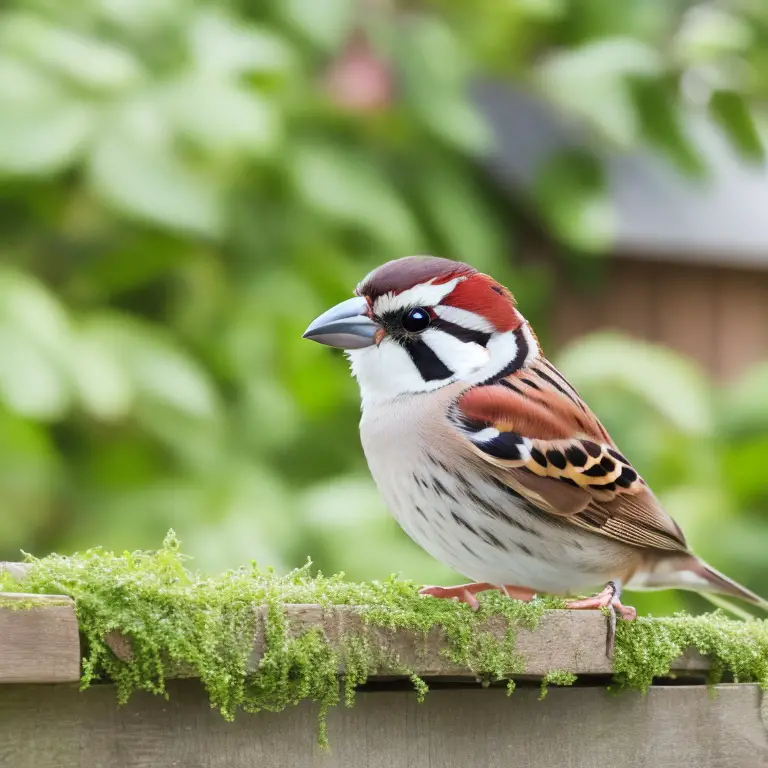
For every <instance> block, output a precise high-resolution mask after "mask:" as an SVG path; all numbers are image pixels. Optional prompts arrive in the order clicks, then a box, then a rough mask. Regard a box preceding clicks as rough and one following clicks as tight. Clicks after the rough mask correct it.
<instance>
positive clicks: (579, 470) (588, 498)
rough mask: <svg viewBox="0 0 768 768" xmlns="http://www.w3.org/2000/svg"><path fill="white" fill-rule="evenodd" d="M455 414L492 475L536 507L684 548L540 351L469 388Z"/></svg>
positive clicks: (646, 541) (659, 545)
mask: <svg viewBox="0 0 768 768" xmlns="http://www.w3.org/2000/svg"><path fill="white" fill-rule="evenodd" d="M453 418H454V421H455V423H456V425H457V428H458V429H459V430H460V431H461V432H462V433H463V435H464V436H465V437H466V438H467V440H468V442H469V444H470V446H471V448H472V450H473V451H474V453H475V454H477V455H478V456H480V457H481V458H482V459H483V460H484V461H486V462H488V463H489V464H490V465H492V466H493V467H494V470H495V471H494V474H496V475H497V476H498V477H500V479H502V480H503V481H504V482H505V483H507V484H508V485H509V486H510V487H511V488H513V489H514V490H515V491H517V492H518V493H520V494H522V495H523V496H524V497H526V498H527V499H529V500H530V501H531V502H533V503H534V504H535V505H536V506H537V507H539V508H540V509H542V510H544V511H546V512H549V513H551V514H553V515H557V516H559V517H561V518H562V519H564V520H567V521H568V522H570V523H572V524H573V525H574V526H578V527H581V528H586V529H588V530H590V531H593V532H594V533H598V534H601V535H603V536H607V537H609V538H612V539H616V540H618V541H621V542H624V543H626V544H631V545H634V546H637V547H650V548H653V549H662V550H672V551H687V545H686V542H685V538H684V536H683V534H682V532H681V530H680V528H679V527H678V526H677V524H676V523H675V522H674V520H672V518H671V517H669V515H667V514H666V512H664V510H663V509H662V508H661V506H660V504H659V503H658V501H657V500H656V498H655V496H654V495H653V493H652V492H651V491H650V490H649V489H648V487H647V485H646V484H645V481H644V480H643V479H642V478H641V477H640V475H639V474H638V472H637V471H636V470H635V469H634V468H633V467H632V465H631V464H630V463H629V461H627V459H626V458H624V456H623V455H622V454H621V453H619V451H618V450H617V448H616V446H615V444H614V442H613V440H612V439H611V437H610V435H609V434H608V433H607V432H606V430H605V428H604V427H603V426H602V424H600V422H599V421H598V419H597V417H596V416H595V415H594V414H593V413H592V411H590V409H589V408H588V407H587V405H586V404H585V403H584V401H583V400H582V399H581V397H579V395H578V393H577V392H576V390H575V389H574V388H573V387H572V386H571V385H570V384H569V383H568V382H567V380H566V379H565V378H564V377H563V376H562V374H560V373H559V372H558V371H557V369H556V368H555V367H554V366H553V365H551V364H550V363H549V362H548V361H547V360H545V359H544V358H539V359H537V360H535V361H534V362H533V363H531V364H530V365H528V366H526V367H525V368H523V369H520V370H519V371H517V372H515V373H513V374H511V375H510V376H507V377H505V378H503V379H500V380H498V381H495V382H493V383H491V384H485V385H480V386H477V387H473V388H472V389H470V390H468V391H467V392H465V393H464V394H463V395H462V396H461V397H460V398H459V399H458V401H457V402H456V405H455V411H454V413H453Z"/></svg>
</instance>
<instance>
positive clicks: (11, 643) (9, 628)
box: [0, 593, 80, 683]
mask: <svg viewBox="0 0 768 768" xmlns="http://www.w3.org/2000/svg"><path fill="white" fill-rule="evenodd" d="M14 604H18V605H14ZM79 679H80V635H79V632H78V627H77V618H76V616H75V609H74V604H73V602H72V601H71V600H70V599H69V598H66V597H59V596H53V595H19V594H9V593H0V683H69V682H76V681H77V680H79Z"/></svg>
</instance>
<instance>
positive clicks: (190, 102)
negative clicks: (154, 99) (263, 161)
mask: <svg viewBox="0 0 768 768" xmlns="http://www.w3.org/2000/svg"><path fill="white" fill-rule="evenodd" d="M167 98H168V111H169V114H170V118H171V120H172V122H173V126H174V128H175V129H176V130H177V131H178V133H179V135H180V136H182V137H185V138H188V139H191V140H192V141H193V142H195V143H196V144H197V145H198V146H199V147H200V148H201V149H202V150H203V151H205V152H207V153H209V154H212V155H214V156H216V157H222V156H223V157H224V158H229V159H231V160H233V161H236V162H238V163H241V162H242V160H243V157H244V156H247V155H252V156H257V157H263V156H267V155H269V154H270V153H272V152H273V151H274V150H275V147H276V144H277V142H278V140H279V138H280V134H281V124H280V115H279V114H278V112H277V110H276V108H275V106H274V103H273V102H272V101H270V100H268V99H266V98H264V97H262V96H261V95H259V94H258V93H257V92H255V91H253V90H248V89H246V88H245V87H243V86H241V85H238V84H236V83H232V82H228V81H224V80H221V79H219V78H212V77H211V76H209V75H198V74H194V75H191V76H190V77H187V78H185V79H183V80H181V81H179V82H177V83H175V84H174V85H173V86H172V87H171V88H169V90H168V92H167Z"/></svg>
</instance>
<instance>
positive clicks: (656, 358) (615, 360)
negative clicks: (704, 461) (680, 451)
mask: <svg viewBox="0 0 768 768" xmlns="http://www.w3.org/2000/svg"><path fill="white" fill-rule="evenodd" d="M559 363H560V367H561V368H562V370H563V373H565V374H566V375H567V376H568V378H569V379H570V380H571V381H572V383H573V384H574V386H576V388H577V389H578V388H581V387H585V388H586V387H598V386H601V387H602V386H606V387H611V386H614V387H620V388H622V389H624V390H626V391H628V392H633V393H635V394H636V395H638V396H640V397H641V398H642V399H643V400H644V401H645V402H647V403H648V404H649V405H651V406H653V407H654V408H655V409H656V411H657V412H658V413H660V414H662V415H663V416H664V417H665V418H666V419H667V420H668V421H669V422H670V423H671V424H674V425H675V426H676V427H677V429H679V430H681V431H683V432H686V433H688V434H691V435H699V436H708V435H711V434H712V429H713V418H712V402H711V393H710V390H709V386H708V382H707V379H706V378H705V376H704V374H703V373H702V372H701V371H700V370H699V369H698V367H697V366H696V365H694V364H693V363H692V362H690V361H688V360H687V359H685V358H684V357H682V356H680V355H678V354H677V353H675V352H672V351H671V350H669V349H666V348H664V347H660V346H654V345H653V344H647V343H645V342H642V341H636V340H634V339H631V338H629V337H625V336H621V335H619V334H614V333H595V334H591V335H589V336H586V337H584V338H582V339H580V340H578V341H576V342H573V343H571V344H569V345H568V347H567V348H566V349H565V350H564V351H563V352H562V353H561V354H560V357H559Z"/></svg>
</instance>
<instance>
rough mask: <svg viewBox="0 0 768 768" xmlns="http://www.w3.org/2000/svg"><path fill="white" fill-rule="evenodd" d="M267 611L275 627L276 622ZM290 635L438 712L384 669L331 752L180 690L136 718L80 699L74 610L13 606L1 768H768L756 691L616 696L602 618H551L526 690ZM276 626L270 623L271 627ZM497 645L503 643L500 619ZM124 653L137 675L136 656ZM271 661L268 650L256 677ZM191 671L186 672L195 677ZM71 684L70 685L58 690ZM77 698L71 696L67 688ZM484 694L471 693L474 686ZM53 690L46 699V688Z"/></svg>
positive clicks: (308, 617) (438, 637)
mask: <svg viewBox="0 0 768 768" xmlns="http://www.w3.org/2000/svg"><path fill="white" fill-rule="evenodd" d="M254 610H257V611H262V610H263V609H261V608H258V607H257V608H255V609H254ZM286 610H287V615H288V620H289V624H290V631H291V632H293V633H300V632H302V631H304V630H305V629H308V628H310V627H317V626H322V627H323V629H324V631H325V633H326V635H327V636H328V638H329V640H330V642H332V643H335V642H338V641H339V638H340V637H341V636H342V634H343V633H345V632H356V633H361V634H362V633H364V634H366V635H367V637H368V639H369V641H371V642H375V643H377V644H378V645H379V646H380V647H382V648H384V649H386V650H387V651H388V652H391V653H393V654H397V655H398V656H399V658H400V661H401V663H403V664H405V665H407V666H409V667H411V668H413V669H415V670H416V671H418V672H419V673H420V674H421V675H423V676H424V677H425V678H426V679H427V680H428V681H429V682H430V684H431V686H432V690H431V691H430V693H429V694H428V696H427V697H426V701H425V703H424V704H418V703H417V701H416V697H415V696H414V694H413V692H411V691H403V690H399V689H398V683H397V682H393V681H392V677H393V676H396V670H393V669H387V668H385V667H383V668H382V669H380V670H378V671H377V675H376V676H374V680H373V682H372V684H370V685H369V686H367V687H366V688H365V690H363V691H361V692H359V693H358V697H357V703H356V704H355V706H354V708H352V709H351V710H346V709H344V708H336V709H335V710H333V711H332V712H331V713H330V714H329V724H328V725H329V734H330V739H331V751H330V752H323V751H322V750H320V749H319V747H318V746H317V744H316V740H315V739H316V722H317V721H316V714H317V713H316V706H315V705H314V704H313V703H311V702H303V703H302V704H300V705H299V706H298V707H295V708H290V709H288V710H286V711H284V712H281V713H277V714H274V713H259V714H256V715H240V716H238V718H237V719H236V721H235V722H234V723H228V722H226V721H225V720H224V719H223V718H222V717H221V716H220V715H219V714H218V713H217V712H215V711H213V710H211V708H210V706H209V703H208V698H207V695H206V694H205V692H204V691H203V690H202V688H201V686H200V684H199V682H198V681H197V680H191V679H179V680H175V681H170V683H169V693H170V696H169V699H168V700H165V699H163V698H161V697H157V696H152V695H150V694H137V695H135V696H134V697H133V698H132V699H131V700H130V702H129V703H128V704H127V705H125V706H122V707H118V706H117V705H116V703H115V693H114V690H113V689H112V686H111V685H104V684H100V685H94V686H92V687H91V688H90V689H88V690H86V691H85V692H82V693H81V692H78V690H77V686H76V685H73V683H76V682H77V680H78V678H79V672H80V658H81V648H80V640H79V636H78V629H77V621H76V617H75V611H74V605H73V604H72V602H71V601H70V600H69V599H68V598H62V597H50V596H44V597H43V596H35V595H7V594H6V595H0V724H2V725H0V766H6V765H7V766H13V767H14V768H101V767H102V766H103V767H104V768H186V767H187V766H189V767H190V768H197V767H198V766H199V767H200V768H202V767H205V768H208V767H210V768H214V766H216V767H218V766H222V767H223V766H227V768H251V767H252V766H254V765H260V766H266V767H268V768H310V766H311V767H313V768H436V767H437V766H440V767H441V768H443V767H444V768H475V766H477V768H502V766H503V767H504V768H507V766H521V767H522V766H524V767H525V768H544V767H545V766H546V767H547V768H549V767H550V766H553V767H554V766H561V765H562V766H571V767H572V768H593V766H604V765H612V766H618V767H619V768H620V767H621V766H637V767H638V768H639V767H640V766H648V765H652V766H654V768H689V767H690V768H693V767H694V766H696V768H729V767H730V766H733V768H766V767H768V731H767V730H766V726H765V725H764V723H766V722H767V721H768V707H766V705H765V704H764V703H763V697H762V694H761V692H760V691H759V689H758V687H757V686H755V685H721V686H718V687H717V696H716V697H714V698H713V697H712V696H711V695H710V694H709V692H708V691H707V689H706V687H705V686H704V685H702V684H701V677H702V676H701V673H702V672H703V671H705V670H706V669H707V668H708V666H709V664H708V660H707V659H706V658H704V657H702V656H700V655H698V654H694V653H688V654H686V655H684V656H683V657H681V658H680V659H678V661H677V662H676V663H675V664H674V665H673V669H674V670H675V671H677V672H679V673H681V674H682V675H685V674H686V673H693V674H694V675H696V676H697V677H694V678H691V679H690V680H689V683H690V682H691V681H693V680H696V684H684V685H682V684H678V685H673V686H668V685H660V686H656V687H653V688H652V689H651V691H650V692H649V693H648V695H646V696H641V695H640V694H636V693H626V694H622V695H619V696H613V695H610V694H608V693H607V692H606V691H605V679H606V677H605V676H606V675H608V674H609V673H610V671H611V666H610V662H609V661H608V660H607V659H606V658H605V655H604V641H605V621H604V618H603V617H602V616H601V615H600V614H597V613H592V612H583V613H577V612H566V611H552V612H550V613H549V614H546V615H545V616H544V617H543V618H542V621H541V623H540V624H539V626H538V627H537V629H535V630H533V631H527V630H520V631H519V632H518V638H517V648H518V651H519V652H520V653H521V656H522V657H523V659H524V672H523V675H522V679H521V681H520V683H519V684H518V690H517V691H515V693H514V694H513V695H512V696H511V697H507V696H505V692H504V691H503V690H499V689H497V688H492V689H490V690H484V689H482V688H481V687H480V686H478V685H476V684H475V680H474V678H473V676H472V675H471V674H470V673H469V672H468V670H466V669H462V668H459V667H457V666H456V665H455V664H453V663H452V662H450V661H449V660H448V659H446V658H445V656H444V655H443V654H442V653H441V651H443V650H444V648H445V639H444V638H443V637H442V634H441V632H440V631H439V630H434V631H433V632H431V633H430V634H429V636H428V637H427V638H426V639H425V638H424V637H423V636H421V635H419V634H418V633H412V632H408V631H405V630H382V629H376V628H371V627H368V626H367V625H365V624H364V623H363V622H362V619H361V618H360V616H359V614H358V613H356V612H355V611H354V609H351V608H332V609H323V608H321V607H320V606H315V605H292V606H288V607H287V609H286ZM260 625H261V623H260ZM485 629H486V630H487V631H490V632H494V633H502V632H503V631H504V622H503V620H501V619H491V620H489V621H488V622H487V625H486V627H485ZM111 646H112V647H113V649H114V650H115V652H116V653H117V654H118V655H121V656H123V657H124V658H127V659H129V658H130V654H131V649H130V643H129V642H128V641H127V639H126V638H123V637H121V636H119V635H115V636H113V637H112V638H111ZM263 653H264V640H263V637H262V636H261V633H260V632H257V634H256V637H254V644H253V653H252V656H251V661H250V666H251V668H252V669H255V668H256V667H257V666H258V663H259V661H260V659H261V658H262V655H263ZM552 669H562V670H568V671H572V672H575V673H576V674H578V675H579V681H578V684H577V686H576V687H573V688H553V689H551V690H550V691H549V693H548V694H547V697H546V699H545V700H544V701H539V700H538V698H539V689H538V685H537V683H536V682H533V683H527V682H526V680H527V677H530V678H534V679H535V678H537V677H540V676H541V675H542V674H544V673H545V672H547V671H549V670H552ZM189 674H190V670H178V675H179V676H180V677H184V676H185V675H189ZM45 683H57V685H44V684H45ZM62 683H69V684H62ZM469 683H472V684H471V685H470V684H469ZM41 684H43V685H41Z"/></svg>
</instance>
